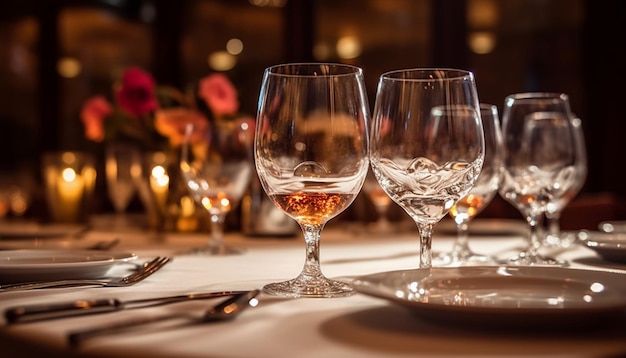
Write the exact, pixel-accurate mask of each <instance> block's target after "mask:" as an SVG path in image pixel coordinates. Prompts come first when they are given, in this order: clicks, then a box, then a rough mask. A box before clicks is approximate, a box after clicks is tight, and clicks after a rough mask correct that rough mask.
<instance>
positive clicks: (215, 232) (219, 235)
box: [209, 214, 226, 247]
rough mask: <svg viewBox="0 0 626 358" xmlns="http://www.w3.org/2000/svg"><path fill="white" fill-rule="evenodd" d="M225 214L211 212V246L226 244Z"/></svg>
mask: <svg viewBox="0 0 626 358" xmlns="http://www.w3.org/2000/svg"><path fill="white" fill-rule="evenodd" d="M225 219H226V215H225V214H211V242H210V243H209V245H210V246H214V247H222V246H224V221H225Z"/></svg>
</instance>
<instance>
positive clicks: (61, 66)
mask: <svg viewBox="0 0 626 358" xmlns="http://www.w3.org/2000/svg"><path fill="white" fill-rule="evenodd" d="M81 70H82V66H81V65H80V62H78V60H77V59H75V58H71V57H64V58H62V59H60V60H59V62H57V71H58V72H59V75H60V76H61V77H64V78H75V77H76V76H78V75H79V74H80V71H81Z"/></svg>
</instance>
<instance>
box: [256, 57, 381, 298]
mask: <svg viewBox="0 0 626 358" xmlns="http://www.w3.org/2000/svg"><path fill="white" fill-rule="evenodd" d="M368 118H369V106H368V102H367V94H366V90H365V84H364V79H363V73H362V70H361V69H360V68H358V67H354V66H349V65H343V64H331V63H300V64H297V63H296V64H283V65H276V66H273V67H269V68H267V69H266V70H265V73H264V76H263V83H262V87H261V93H260V96H259V109H258V115H257V126H256V136H255V150H254V154H255V162H256V169H257V172H258V174H259V179H260V180H261V184H262V185H263V189H264V190H265V192H266V193H267V195H268V197H269V198H270V199H271V200H272V201H273V202H274V204H275V205H276V206H278V207H279V208H280V209H282V210H283V211H284V212H285V213H287V214H288V215H289V216H291V217H292V218H293V219H295V220H296V221H297V222H298V224H299V225H300V227H301V228H302V232H303V234H304V241H305V244H306V251H305V252H306V258H305V263H304V267H303V269H302V271H301V273H300V275H298V276H297V277H296V278H294V279H292V280H288V281H284V282H275V283H270V284H268V285H266V286H265V287H264V291H265V292H266V293H269V294H272V295H278V296H286V297H340V296H347V295H351V294H353V293H354V290H353V289H352V288H351V287H350V285H349V284H347V283H344V282H341V281H338V280H332V279H329V278H327V277H326V276H325V275H324V274H323V273H322V270H321V266H320V261H319V250H320V246H319V245H320V236H321V233H322V230H323V228H324V225H325V224H326V223H327V222H328V220H330V219H332V218H334V217H335V216H337V215H338V214H339V213H341V212H342V211H344V210H345V209H346V208H347V207H348V206H349V205H350V204H351V203H352V202H353V200H354V199H355V197H356V196H357V195H358V193H359V191H360V190H361V187H362V185H363V181H364V179H365V176H366V174H367V170H368V157H367V145H368V136H367V122H368Z"/></svg>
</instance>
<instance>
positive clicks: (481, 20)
mask: <svg viewBox="0 0 626 358" xmlns="http://www.w3.org/2000/svg"><path fill="white" fill-rule="evenodd" d="M498 17H499V14H498V8H497V5H496V2H495V0H470V1H469V2H468V4H467V24H468V25H469V27H470V28H472V29H486V28H493V27H495V26H496V25H497V24H498Z"/></svg>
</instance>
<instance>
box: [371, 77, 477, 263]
mask: <svg viewBox="0 0 626 358" xmlns="http://www.w3.org/2000/svg"><path fill="white" fill-rule="evenodd" d="M370 136H371V137H370V161H371V166H372V170H373V172H374V174H375V176H376V179H377V180H378V182H379V183H380V185H381V186H382V187H383V189H384V190H385V192H386V193H387V194H388V195H389V196H390V197H391V198H392V200H393V201H395V202H396V203H397V204H398V205H400V207H402V208H403V209H404V210H405V211H406V212H407V214H408V215H409V216H410V217H411V218H412V219H413V221H415V223H416V225H417V228H418V231H419V235H420V262H419V266H420V267H421V268H430V267H431V266H432V250H431V244H432V232H433V228H434V225H435V224H436V223H438V222H439V221H440V220H441V219H442V218H443V217H444V216H445V215H446V214H447V213H448V211H449V210H450V209H451V208H452V207H453V206H454V204H456V202H457V201H458V200H459V199H460V198H462V197H463V196H465V195H466V194H467V193H468V192H469V190H470V189H471V188H472V186H473V185H474V182H475V181H476V179H477V178H478V175H479V174H480V171H481V167H482V163H483V160H484V155H485V143H484V133H483V126H482V123H481V119H480V109H479V101H478V95H477V90H476V84H475V80H474V75H473V73H471V72H469V71H464V70H457V69H408V70H397V71H391V72H388V73H384V74H383V75H382V76H381V77H380V80H379V84H378V90H377V95H376V103H375V106H374V113H373V125H372V130H371V133H370Z"/></svg>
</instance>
